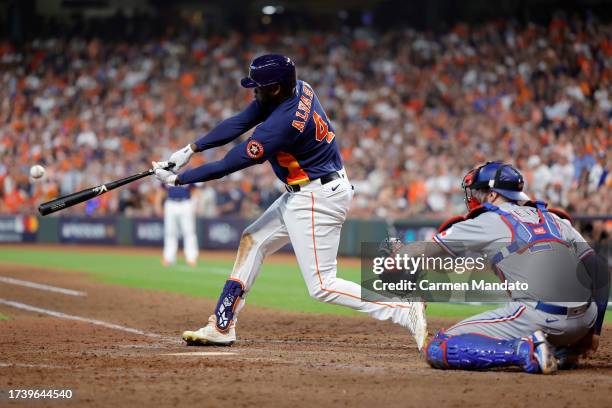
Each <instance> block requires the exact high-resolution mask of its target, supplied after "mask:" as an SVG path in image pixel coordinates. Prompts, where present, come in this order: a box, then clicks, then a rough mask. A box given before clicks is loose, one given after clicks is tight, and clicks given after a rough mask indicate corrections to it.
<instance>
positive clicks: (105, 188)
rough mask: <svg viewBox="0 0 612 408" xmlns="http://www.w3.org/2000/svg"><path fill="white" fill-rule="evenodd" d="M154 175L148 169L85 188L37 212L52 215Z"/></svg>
mask: <svg viewBox="0 0 612 408" xmlns="http://www.w3.org/2000/svg"><path fill="white" fill-rule="evenodd" d="M173 167H174V163H168V166H166V167H164V170H170V169H171V168H173ZM154 173H155V170H154V169H149V170H146V171H142V172H140V173H136V174H133V175H131V176H128V177H125V178H122V179H119V180H115V181H111V182H110V183H106V184H101V185H99V186H96V187H93V188H86V189H85V190H81V191H77V192H76V193H72V194H67V195H65V196H61V197H57V198H55V199H53V200H51V201H47V202H46V203H42V204H41V205H39V206H38V212H39V213H40V215H48V214H52V213H54V212H57V211H60V210H63V209H65V208H69V207H72V206H74V205H77V204H79V203H82V202H85V201H87V200H91V199H92V198H94V197H97V196H99V195H102V194H104V193H108V192H109V191H111V190H114V189H116V188H118V187H121V186H124V185H126V184H129V183H131V182H133V181H136V180H140V179H141V178H143V177H147V176H150V175H152V174H154Z"/></svg>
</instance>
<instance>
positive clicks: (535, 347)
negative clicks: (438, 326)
mask: <svg viewBox="0 0 612 408" xmlns="http://www.w3.org/2000/svg"><path fill="white" fill-rule="evenodd" d="M548 347H550V346H549V345H548V343H546V341H545V339H544V336H543V334H542V333H541V332H536V333H534V335H532V336H529V337H525V338H520V339H513V340H499V339H494V338H492V337H487V336H483V335H480V334H477V333H468V334H460V335H457V336H447V335H445V334H444V333H442V332H438V333H437V334H436V336H435V337H434V338H433V339H432V340H431V341H430V342H429V344H428V345H427V350H426V354H427V362H428V363H429V364H430V365H431V366H432V367H434V368H441V369H459V370H483V369H488V368H496V367H509V366H518V367H521V368H522V369H523V371H525V372H528V373H539V372H543V373H545V374H549V373H551V372H554V371H556V366H555V367H552V365H553V363H551V362H550V360H549V359H548V355H547V353H548V352H549V348H548Z"/></svg>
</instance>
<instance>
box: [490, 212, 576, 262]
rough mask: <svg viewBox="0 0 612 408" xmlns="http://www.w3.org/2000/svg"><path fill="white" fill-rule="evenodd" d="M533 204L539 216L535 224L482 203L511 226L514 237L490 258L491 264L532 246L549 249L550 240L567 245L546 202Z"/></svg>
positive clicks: (536, 248)
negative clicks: (522, 220)
mask: <svg viewBox="0 0 612 408" xmlns="http://www.w3.org/2000/svg"><path fill="white" fill-rule="evenodd" d="M533 204H534V205H535V207H536V208H537V210H538V216H539V218H540V221H539V223H537V224H530V223H526V222H521V221H519V220H517V219H516V218H514V217H513V216H512V215H511V214H509V213H507V212H506V211H504V210H502V209H501V208H499V207H497V206H495V205H493V204H489V203H485V204H484V208H485V209H486V210H487V211H493V212H495V213H497V214H499V216H500V217H502V218H503V219H504V220H505V221H506V223H507V224H508V225H509V226H510V227H511V228H512V236H513V237H514V239H513V242H512V243H511V244H510V245H508V246H506V247H504V248H502V249H501V251H500V252H498V253H497V254H495V255H494V256H493V259H492V260H491V263H492V264H493V266H497V264H498V263H500V262H501V261H502V260H503V259H505V258H507V257H508V256H510V255H512V254H514V253H517V252H519V253H520V252H523V251H525V250H526V249H529V248H533V250H542V249H551V247H550V243H551V242H558V243H560V244H562V245H565V246H569V244H568V243H567V242H566V241H565V240H564V239H563V235H562V234H561V231H560V229H559V225H558V224H557V221H555V219H554V218H553V217H552V216H551V215H550V213H549V211H548V209H547V208H546V203H545V202H543V201H536V202H534V203H533Z"/></svg>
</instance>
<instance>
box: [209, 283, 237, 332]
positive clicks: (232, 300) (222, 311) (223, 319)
mask: <svg viewBox="0 0 612 408" xmlns="http://www.w3.org/2000/svg"><path fill="white" fill-rule="evenodd" d="M243 294H244V286H243V285H242V282H239V281H236V280H233V279H228V280H227V281H226V282H225V286H224V287H223V290H222V291H221V296H220V297H219V301H218V302H217V307H216V308H215V316H217V329H219V331H221V332H225V331H227V330H228V329H229V327H230V323H231V322H232V320H234V310H236V306H238V302H240V297H241V296H242V295H243Z"/></svg>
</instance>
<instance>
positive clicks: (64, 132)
mask: <svg viewBox="0 0 612 408" xmlns="http://www.w3.org/2000/svg"><path fill="white" fill-rule="evenodd" d="M264 52H279V53H284V54H287V55H290V56H291V57H293V59H294V60H295V62H296V64H297V67H298V75H299V76H300V78H302V79H304V80H307V81H309V82H310V83H312V84H313V86H314V88H315V90H316V91H317V92H318V94H319V97H320V98H321V99H322V101H323V104H324V106H326V107H327V109H328V114H329V116H330V118H331V119H332V120H333V122H334V125H335V127H336V134H337V141H338V143H339V144H340V148H341V150H342V154H343V156H344V159H345V162H346V163H345V164H346V168H347V170H348V174H349V177H350V178H351V181H352V182H353V184H354V185H355V189H356V196H355V200H354V203H353V209H352V210H351V216H354V217H375V216H378V217H385V218H391V219H396V218H408V217H423V216H430V217H442V216H447V215H450V214H453V213H457V212H463V211H464V209H463V203H462V192H461V191H460V188H459V185H460V182H461V177H462V176H463V175H464V174H465V173H466V172H467V171H468V170H469V169H470V168H472V167H474V166H475V165H477V164H479V163H481V162H484V161H487V160H505V161H509V162H511V163H513V164H515V165H517V166H518V167H519V168H521V169H522V170H523V171H524V172H525V176H526V179H527V190H528V192H529V193H530V194H532V195H533V196H534V197H535V198H542V199H545V200H548V201H550V202H551V204H552V205H560V206H563V207H567V208H568V209H569V210H571V211H573V212H576V213H582V214H591V215H596V214H610V213H612V188H611V187H612V176H610V170H611V169H612V159H611V158H612V147H611V133H612V132H611V131H612V102H611V100H610V98H611V97H612V87H611V80H612V62H611V61H612V25H611V24H609V23H601V22H597V21H596V20H595V19H594V18H593V17H586V18H584V19H581V18H579V17H571V18H566V17H564V16H563V15H562V14H558V15H556V16H554V17H553V19H552V20H551V23H550V25H549V26H548V27H547V26H541V25H535V24H527V25H525V26H520V25H518V24H517V23H515V22H513V21H505V22H502V21H495V22H489V23H485V24H482V25H479V26H466V25H462V24H460V25H457V26H456V27H454V28H453V29H452V30H450V31H449V32H447V33H441V34H437V35H433V34H431V33H425V32H417V31H414V30H411V29H406V30H404V31H390V32H375V31H373V30H371V29H365V28H358V29H354V30H352V31H348V30H347V31H343V32H342V33H340V32H333V31H330V32H319V31H296V32H269V33H266V34H262V33H258V34H254V35H252V36H250V37H246V38H245V36H244V35H242V34H239V33H230V34H229V35H228V36H225V37H221V36H218V35H211V36H209V37H199V36H198V35H195V34H193V33H190V32H188V31H187V32H183V33H177V34H175V35H174V36H172V35H166V36H164V37H163V38H159V39H155V40H153V39H152V40H150V41H148V42H144V43H130V44H128V43H125V42H112V41H103V40H98V39H93V40H89V41H87V40H85V39H82V38H71V39H69V40H62V39H58V38H46V39H41V40H36V41H33V42H31V43H29V44H26V46H25V48H23V49H20V50H17V49H15V48H14V47H13V46H12V45H11V44H8V43H2V44H0V65H1V66H2V70H1V71H0V158H1V160H0V212H2V213H6V212H11V213H15V212H33V211H34V209H35V207H36V206H37V204H38V203H40V202H41V201H44V200H46V199H50V198H52V197H53V196H55V195H57V194H64V193H68V192H72V191H76V190H78V189H81V188H85V187H88V186H92V185H96V184H98V183H100V182H102V181H103V180H112V179H116V178H120V177H123V176H125V175H127V174H131V173H135V172H137V171H141V170H142V169H145V168H148V167H149V165H150V161H151V160H152V159H157V158H165V157H167V156H168V154H169V153H170V152H172V151H174V150H175V149H177V148H178V147H180V146H183V145H185V144H186V143H187V142H189V141H192V140H194V139H195V138H196V137H197V136H198V135H199V134H201V133H204V132H206V131H208V130H210V129H211V128H212V127H213V126H214V125H216V124H217V123H218V122H220V121H221V120H222V119H224V118H226V117H228V116H230V115H232V114H234V113H236V112H237V111H238V110H239V109H241V108H243V107H244V106H245V104H246V102H247V101H249V100H251V98H252V95H251V93H249V92H248V91H246V90H242V89H241V88H240V87H239V85H238V79H239V78H240V77H242V76H243V75H244V73H245V72H246V71H247V68H248V62H249V60H250V59H251V58H252V57H253V56H254V55H257V54H261V53H264ZM226 150H227V148H226V147H224V148H220V149H215V150H213V151H207V152H205V153H204V154H202V155H200V156H199V157H197V158H196V159H194V160H195V161H196V162H195V163H194V164H196V165H197V164H201V163H204V162H206V161H211V160H217V159H219V158H221V157H222V156H223V154H224V153H225V151H226ZM34 163H41V164H43V165H44V166H46V169H47V176H46V177H45V179H43V180H42V181H39V182H32V181H31V180H28V176H27V174H28V169H29V167H30V166H31V165H32V164H34ZM156 188H157V186H156V185H155V181H154V180H146V179H145V180H143V181H142V182H141V183H140V184H139V185H135V186H131V187H130V188H126V189H123V190H122V191H121V192H119V193H111V194H108V195H105V196H102V197H100V200H99V201H98V202H96V203H95V204H91V205H87V206H86V205H82V206H79V207H77V208H76V209H75V210H74V211H83V212H87V213H88V214H92V215H103V214H108V213H113V212H125V213H127V214H134V215H136V214H141V215H142V214H150V213H152V211H153V210H152V202H153V200H152V198H151V197H153V195H154V192H155V190H156ZM282 191H283V186H282V184H281V183H279V182H278V181H276V180H275V178H274V176H273V174H272V172H271V171H270V169H269V168H268V166H255V167H252V168H249V169H247V170H245V171H242V172H240V173H238V174H235V175H233V176H232V177H231V178H226V179H224V180H223V181H222V182H212V183H209V184H208V185H207V186H205V189H204V190H203V192H202V194H201V197H200V198H199V200H200V201H199V204H198V206H197V208H198V213H199V214H200V215H206V216H222V215H238V214H240V215H242V216H249V217H251V216H256V215H257V214H258V213H260V212H261V211H262V210H264V209H265V208H267V206H269V205H270V203H271V202H272V201H273V200H274V199H276V197H278V196H279V195H280V194H281V193H282ZM606 225H607V226H606ZM598 228H600V227H599V226H598V227H597V228H595V227H594V230H597V231H599V229H598ZM602 228H604V229H605V228H608V230H609V231H610V224H609V223H608V224H605V225H604V226H603V227H602Z"/></svg>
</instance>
